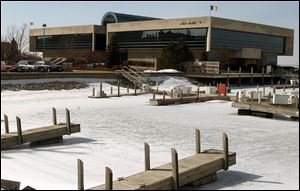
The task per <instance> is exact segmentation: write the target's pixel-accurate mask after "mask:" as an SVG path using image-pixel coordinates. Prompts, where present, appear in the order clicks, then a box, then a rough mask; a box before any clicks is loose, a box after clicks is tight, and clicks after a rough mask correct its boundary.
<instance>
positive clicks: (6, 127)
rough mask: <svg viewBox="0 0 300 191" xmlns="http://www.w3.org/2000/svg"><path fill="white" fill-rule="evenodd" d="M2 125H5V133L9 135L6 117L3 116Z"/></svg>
mask: <svg viewBox="0 0 300 191" xmlns="http://www.w3.org/2000/svg"><path fill="white" fill-rule="evenodd" d="M4 125H5V133H6V134H8V133H9V125H8V117H7V115H5V114H4Z"/></svg>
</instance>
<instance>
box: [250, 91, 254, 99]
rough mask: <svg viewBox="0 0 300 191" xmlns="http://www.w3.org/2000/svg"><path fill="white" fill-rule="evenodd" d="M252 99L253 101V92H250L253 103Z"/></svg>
mask: <svg viewBox="0 0 300 191" xmlns="http://www.w3.org/2000/svg"><path fill="white" fill-rule="evenodd" d="M253 99H254V92H253V91H252V92H251V101H253Z"/></svg>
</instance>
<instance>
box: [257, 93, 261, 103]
mask: <svg viewBox="0 0 300 191" xmlns="http://www.w3.org/2000/svg"><path fill="white" fill-rule="evenodd" d="M257 103H258V104H261V92H259V93H258V100H257Z"/></svg>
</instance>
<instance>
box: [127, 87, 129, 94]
mask: <svg viewBox="0 0 300 191" xmlns="http://www.w3.org/2000/svg"><path fill="white" fill-rule="evenodd" d="M127 94H129V86H127Z"/></svg>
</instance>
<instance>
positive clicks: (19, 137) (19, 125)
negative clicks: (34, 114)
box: [16, 117, 23, 145]
mask: <svg viewBox="0 0 300 191" xmlns="http://www.w3.org/2000/svg"><path fill="white" fill-rule="evenodd" d="M16 121H17V131H18V143H19V145H22V144H23V136H22V125H21V119H20V118H19V117H16Z"/></svg>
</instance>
